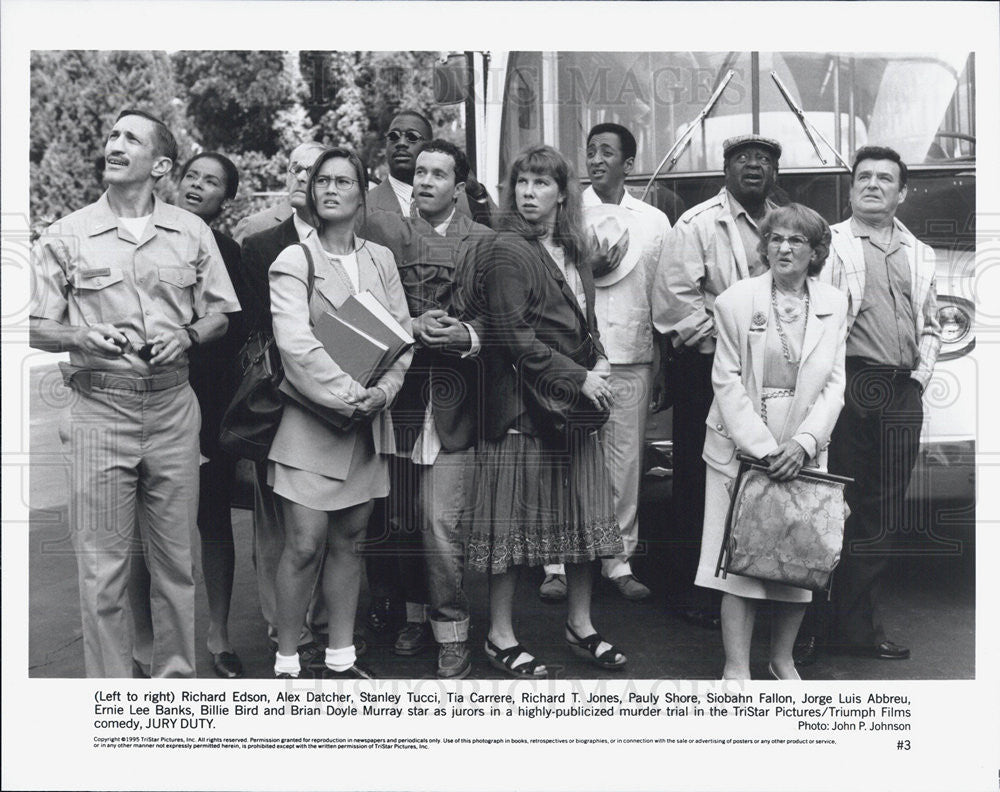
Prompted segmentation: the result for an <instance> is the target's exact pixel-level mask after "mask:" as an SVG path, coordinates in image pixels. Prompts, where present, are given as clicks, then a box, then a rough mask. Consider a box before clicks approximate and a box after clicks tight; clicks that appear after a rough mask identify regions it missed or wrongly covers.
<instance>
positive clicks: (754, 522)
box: [715, 454, 853, 591]
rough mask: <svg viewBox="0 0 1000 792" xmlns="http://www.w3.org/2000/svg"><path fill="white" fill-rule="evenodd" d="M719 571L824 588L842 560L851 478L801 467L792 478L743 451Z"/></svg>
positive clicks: (816, 589) (720, 551) (722, 573)
mask: <svg viewBox="0 0 1000 792" xmlns="http://www.w3.org/2000/svg"><path fill="white" fill-rule="evenodd" d="M738 459H739V460H740V470H739V474H738V475H737V476H736V479H735V481H734V482H733V490H732V499H731V501H730V504H729V513H728V515H727V517H726V530H725V535H724V537H723V540H722V548H721V549H720V550H719V561H718V563H717V564H716V568H715V575H716V577H718V576H719V575H720V574H721V576H722V577H723V578H725V577H726V574H727V573H731V574H734V575H743V576H745V577H753V578H759V579H761V580H771V581H774V582H777V583H784V584H785V585H789V586H797V587H799V588H805V589H812V590H814V591H821V590H823V589H825V588H826V587H827V585H828V583H829V581H830V575H831V574H832V573H833V570H834V568H835V567H836V566H837V563H838V562H839V561H840V551H841V548H842V546H843V544H844V521H845V520H846V519H847V516H848V515H849V514H850V509H849V508H848V506H847V503H846V501H845V500H844V485H845V484H850V483H853V479H850V478H847V477H845V476H836V475H833V474H832V473H824V472H821V471H818V470H813V469H810V468H803V469H802V470H801V471H799V474H798V475H797V476H796V477H795V478H794V479H792V480H791V481H774V480H773V479H770V478H768V476H767V467H768V464H767V463H766V462H764V461H762V460H759V459H754V458H752V457H747V456H744V455H742V454H740V455H739V456H738Z"/></svg>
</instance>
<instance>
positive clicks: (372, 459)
mask: <svg viewBox="0 0 1000 792" xmlns="http://www.w3.org/2000/svg"><path fill="white" fill-rule="evenodd" d="M367 186H368V185H367V179H366V177H365V169H364V165H363V163H362V162H361V160H360V159H359V158H358V156H357V155H356V154H355V153H354V152H352V151H350V150H348V149H345V148H332V149H327V150H325V151H324V152H323V153H322V154H320V156H319V157H318V158H317V160H316V162H315V163H314V165H313V167H312V172H311V174H310V176H309V183H308V186H307V191H306V200H307V204H308V207H309V210H310V212H311V214H312V216H313V218H314V220H315V227H316V232H315V233H314V234H310V235H309V237H307V238H306V240H305V242H303V243H302V244H300V245H292V246H290V247H288V248H286V249H285V250H284V251H282V252H281V254H280V255H279V256H278V258H277V259H276V260H275V262H274V264H272V265H271V268H270V270H269V273H268V278H269V281H270V287H271V315H272V319H273V322H274V338H275V342H276V343H277V346H278V349H279V351H280V352H281V360H282V363H283V364H284V368H285V377H286V382H287V383H288V384H289V385H290V386H291V387H292V388H293V389H294V391H295V392H296V394H295V397H296V398H295V399H290V400H288V401H287V403H286V405H285V408H284V412H283V413H282V417H281V424H280V426H279V427H278V432H277V434H276V436H275V438H274V442H273V444H272V445H271V450H270V453H269V455H268V460H269V469H268V482H269V484H271V486H272V487H273V488H274V493H275V496H276V497H277V501H278V504H279V509H278V511H279V515H280V519H281V520H282V522H283V523H284V529H285V547H284V550H283V552H282V555H281V560H280V561H279V564H278V574H277V600H278V602H277V628H278V652H277V655H276V657H275V664H274V672H275V676H276V677H279V678H288V677H296V676H298V675H299V673H300V664H299V657H298V650H297V645H298V639H299V635H300V633H301V630H302V625H303V622H304V620H305V615H306V608H307V606H308V602H309V595H310V591H311V588H312V585H313V582H314V581H315V580H316V572H317V568H318V566H319V564H320V562H321V561H322V560H323V557H324V555H325V557H326V560H325V563H324V565H323V574H322V587H323V596H324V598H325V599H326V605H327V609H328V612H329V642H328V646H327V649H326V656H325V661H326V668H327V671H326V675H327V677H329V678H362V679H367V678H371V674H370V672H368V671H367V670H365V669H364V668H361V667H360V666H358V665H357V664H356V662H355V660H356V652H355V647H354V640H353V633H354V616H355V612H356V610H357V605H358V594H359V589H360V586H361V558H360V556H359V555H358V551H357V545H358V543H359V542H361V541H362V540H363V539H364V534H365V529H366V527H367V525H368V518H369V516H370V515H371V510H372V499H373V498H383V497H385V496H386V495H388V492H389V476H388V463H387V460H388V456H390V455H392V454H393V453H395V445H394V442H393V434H392V419H391V418H390V416H389V411H388V409H387V407H388V405H389V404H391V403H392V400H393V399H394V398H395V396H396V394H397V393H398V392H399V389H400V387H401V385H402V383H403V375H404V373H405V371H406V368H407V366H408V365H409V362H410V358H411V357H412V353H411V352H406V353H405V354H404V355H403V356H402V357H401V358H400V359H399V360H398V361H396V363H395V364H393V366H392V367H391V368H390V369H389V370H388V371H386V373H385V374H384V375H382V377H381V378H380V379H379V380H378V382H376V383H375V385H373V386H372V387H365V386H364V385H363V384H362V383H359V382H357V381H356V380H354V379H353V378H352V377H351V376H350V375H349V374H347V373H346V372H345V371H344V370H343V369H342V368H341V367H340V366H339V365H338V364H337V360H336V358H337V354H336V352H333V353H332V354H331V353H330V352H328V350H326V349H325V348H324V347H323V345H322V344H321V343H320V341H319V340H318V339H317V338H316V335H315V334H314V332H313V329H312V325H313V323H314V322H315V321H316V320H318V319H319V317H320V316H321V315H322V314H323V312H325V311H330V309H331V308H338V307H340V305H341V304H342V303H343V302H344V301H345V300H346V299H347V298H348V297H349V296H350V295H352V294H357V293H359V292H363V291H366V290H367V291H370V292H371V293H372V294H373V295H374V296H375V298H376V299H378V301H379V302H380V303H382V305H383V306H384V307H385V308H386V309H388V311H389V312H390V313H391V314H392V316H393V317H394V318H395V319H396V321H397V322H399V324H401V325H402V326H403V327H404V328H405V329H407V331H408V330H409V327H410V315H409V312H408V310H407V307H406V297H405V295H404V294H403V288H402V286H401V284H400V281H399V275H398V274H397V271H396V263H395V260H394V259H393V256H392V253H390V252H389V250H388V249H386V248H384V247H382V246H380V245H376V244H374V243H372V242H365V241H364V240H361V239H358V238H357V237H356V236H355V233H354V229H355V227H356V221H357V220H358V217H359V213H360V214H361V217H362V218H363V214H364V211H365V193H366V191H367ZM303 245H304V246H305V248H307V249H308V255H307V252H306V250H305V249H303ZM310 258H311V259H312V264H313V266H312V272H311V273H310V266H309V259H310ZM310 274H311V275H312V277H310ZM296 399H298V400H296ZM323 412H331V413H333V414H335V415H338V416H341V417H343V418H347V419H350V423H349V425H348V426H347V428H346V429H340V428H337V426H335V422H330V421H327V420H325V419H324V418H321V417H319V414H320V413H323ZM336 423H340V422H339V421H338V422H336Z"/></svg>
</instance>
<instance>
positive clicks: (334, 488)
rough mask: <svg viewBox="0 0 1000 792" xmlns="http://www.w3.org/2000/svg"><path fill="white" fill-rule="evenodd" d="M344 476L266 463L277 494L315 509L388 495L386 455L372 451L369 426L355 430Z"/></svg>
mask: <svg viewBox="0 0 1000 792" xmlns="http://www.w3.org/2000/svg"><path fill="white" fill-rule="evenodd" d="M355 431H357V433H358V437H357V440H356V441H355V443H354V452H353V454H352V455H351V466H350V468H349V469H348V473H347V478H346V479H343V480H341V479H335V478H331V477H329V476H324V475H322V474H321V473H314V472H313V471H311V470H302V469H301V468H296V467H292V466H290V465H286V464H284V463H282V462H274V461H271V462H269V463H268V466H267V483H268V484H269V485H270V486H271V487H272V488H273V489H274V492H275V494H276V495H280V496H281V497H282V498H284V499H285V500H290V501H292V502H293V503H298V504H300V505H302V506H306V507H308V508H310V509H316V510H317V511H327V512H329V511H339V510H340V509H347V508H350V507H351V506H357V505H359V504H361V503H367V502H368V501H370V500H371V499H372V498H384V497H386V496H387V495H388V494H389V461H388V457H386V456H382V455H381V454H377V453H375V443H374V441H373V440H372V432H371V429H370V428H369V427H368V426H364V427H362V428H359V429H357V430H355Z"/></svg>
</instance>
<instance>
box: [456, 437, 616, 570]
mask: <svg viewBox="0 0 1000 792" xmlns="http://www.w3.org/2000/svg"><path fill="white" fill-rule="evenodd" d="M475 465H476V468H475V478H474V482H475V483H474V486H473V489H472V492H473V493H474V495H473V498H474V503H472V504H470V505H469V507H468V508H467V510H466V513H465V517H464V518H463V524H464V526H465V532H466V535H467V536H468V537H469V538H468V545H467V550H466V563H467V564H468V565H469V567H470V568H472V569H476V570H478V571H480V572H490V573H493V574H500V573H502V572H505V571H507V570H508V569H509V568H510V567H513V566H521V565H523V566H541V565H543V564H559V563H566V564H578V563H584V562H587V561H593V560H594V559H597V558H608V557H611V556H614V555H616V554H617V553H620V552H622V538H621V531H620V529H619V527H618V520H617V518H616V517H615V510H614V490H613V487H612V483H611V477H610V475H609V474H608V470H607V466H606V465H605V461H604V450H603V448H602V446H601V441H600V437H599V435H598V433H597V432H589V433H587V434H582V433H581V434H577V435H575V436H574V437H573V439H572V440H571V441H570V442H569V443H568V448H567V449H560V450H553V448H552V447H551V446H549V445H547V444H545V443H543V442H542V441H541V440H540V439H539V438H538V437H534V436H532V435H528V434H516V433H509V434H506V435H504V436H503V437H501V438H500V439H499V440H495V441H484V442H482V443H481V444H480V446H479V449H478V450H477V452H476V462H475Z"/></svg>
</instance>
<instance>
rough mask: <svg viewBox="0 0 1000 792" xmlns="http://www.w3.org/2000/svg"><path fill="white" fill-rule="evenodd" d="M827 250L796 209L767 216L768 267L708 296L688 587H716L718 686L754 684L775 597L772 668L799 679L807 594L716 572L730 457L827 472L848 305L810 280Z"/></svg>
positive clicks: (823, 237) (778, 473)
mask: <svg viewBox="0 0 1000 792" xmlns="http://www.w3.org/2000/svg"><path fill="white" fill-rule="evenodd" d="M829 250H830V229H829V227H828V226H827V224H826V221H824V220H823V218H822V217H820V216H819V215H818V214H816V212H814V211H813V210H812V209H809V208H808V207H805V206H802V205H801V204H794V203H793V204H789V205H788V206H783V207H780V208H778V209H775V210H773V211H771V212H770V213H769V214H768V215H767V217H766V218H765V219H764V221H763V223H762V224H761V243H760V251H761V255H762V258H763V260H764V261H766V262H767V264H768V266H769V270H768V271H767V272H765V273H763V274H761V275H759V276H757V277H755V278H748V279H745V280H741V281H738V282H737V283H735V284H733V285H732V286H731V287H730V288H728V289H726V291H724V292H723V293H722V294H721V295H719V297H718V299H717V300H716V301H715V325H716V330H717V334H718V335H717V345H716V350H715V361H714V364H713V367H712V385H713V387H714V390H715V400H714V401H713V402H712V407H711V409H710V410H709V414H708V420H707V421H706V424H707V432H706V436H705V450H704V454H703V456H704V459H705V462H706V463H707V465H708V472H707V479H706V485H705V525H704V532H703V534H702V541H701V558H700V561H699V564H698V573H697V576H696V577H695V584H696V585H699V586H704V587H706V588H714V589H718V590H721V591H722V592H724V593H723V597H722V643H723V647H724V648H725V653H726V663H725V669H724V671H723V678H725V679H749V678H750V643H751V640H752V638H753V626H754V620H755V616H756V612H757V603H758V602H760V601H761V600H771V602H772V606H773V615H772V619H771V646H770V654H769V657H770V662H769V664H768V669H769V671H770V674H771V676H772V677H774V678H775V679H798V674H797V673H796V671H795V664H794V662H793V660H792V647H793V645H794V643H795V636H796V633H797V632H798V629H799V624H800V623H801V622H802V617H803V615H804V614H805V610H806V606H807V604H808V603H809V601H810V599H811V596H812V595H811V593H810V592H809V591H808V590H806V589H801V588H796V587H793V586H786V585H783V584H780V583H774V582H770V581H764V580H759V579H757V578H751V577H745V576H743V575H735V574H729V575H727V576H726V577H724V578H723V577H716V574H715V569H716V564H717V562H718V558H719V550H720V548H721V546H722V541H723V535H724V532H725V523H726V516H727V513H728V510H729V501H730V493H729V487H730V485H731V482H732V480H733V478H734V477H735V476H736V474H737V472H738V469H739V463H738V461H737V459H736V454H737V452H742V453H744V454H747V455H749V456H752V457H757V458H759V459H763V460H766V461H767V462H768V463H769V468H768V475H769V476H770V477H771V478H773V479H776V480H779V481H787V480H789V479H792V478H795V476H797V475H798V473H799V471H800V470H801V469H802V467H803V466H804V465H806V464H809V465H810V466H814V467H824V466H825V463H826V447H827V445H828V443H829V440H830V434H831V432H832V431H833V426H834V424H835V423H836V421H837V416H838V415H839V414H840V409H841V407H843V405H844V351H845V339H846V331H847V324H846V318H847V300H846V298H845V297H844V295H843V294H841V292H840V291H839V290H838V289H836V288H834V287H833V286H830V285H828V284H825V283H819V282H818V281H816V280H813V279H812V278H811V276H814V275H816V274H818V273H819V271H820V269H821V268H822V267H823V263H824V262H825V261H826V257H827V254H828V253H829Z"/></svg>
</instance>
